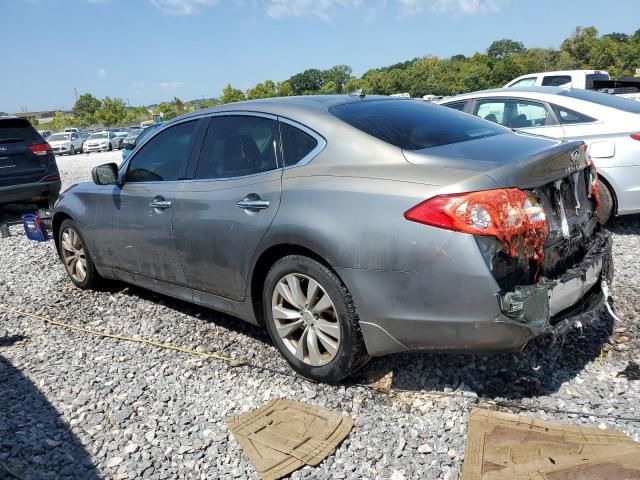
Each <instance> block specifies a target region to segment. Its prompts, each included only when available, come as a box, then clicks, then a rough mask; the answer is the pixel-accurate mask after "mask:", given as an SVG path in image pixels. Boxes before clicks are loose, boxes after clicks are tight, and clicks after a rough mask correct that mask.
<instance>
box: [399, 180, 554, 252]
mask: <svg viewBox="0 0 640 480" xmlns="http://www.w3.org/2000/svg"><path fill="white" fill-rule="evenodd" d="M404 218H406V219H407V220H410V221H412V222H418V223H423V224H425V225H430V226H433V227H438V228H445V229H447V230H453V231H456V232H463V233H470V234H472V235H492V236H494V237H496V238H497V239H498V240H500V241H501V242H502V243H503V244H504V246H505V247H506V251H507V253H508V254H509V255H510V256H512V257H519V256H525V257H527V258H533V259H535V260H538V261H540V262H541V261H542V259H543V256H544V249H543V246H544V242H545V240H546V238H547V235H548V233H549V231H548V227H547V219H546V216H545V213H544V210H543V209H542V207H541V206H540V205H539V204H538V201H537V199H536V198H535V197H534V196H533V195H531V194H529V193H527V192H524V191H522V190H519V189H517V188H505V189H498V190H484V191H480V192H471V193H461V194H454V195H437V196H435V197H432V198H430V199H429V200H426V201H424V202H422V203H420V204H418V205H416V206H415V207H413V208H411V209H409V210H408V211H406V212H405V214H404Z"/></svg>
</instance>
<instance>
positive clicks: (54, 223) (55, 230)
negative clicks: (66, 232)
mask: <svg viewBox="0 0 640 480" xmlns="http://www.w3.org/2000/svg"><path fill="white" fill-rule="evenodd" d="M67 219H70V220H73V217H72V216H71V215H69V214H68V213H66V212H56V213H55V214H54V215H53V218H52V219H51V233H52V234H53V241H54V243H55V245H56V251H57V252H58V256H60V238H59V237H60V225H62V222H64V221H65V220H67Z"/></svg>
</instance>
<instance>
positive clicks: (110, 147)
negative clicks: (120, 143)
mask: <svg viewBox="0 0 640 480" xmlns="http://www.w3.org/2000/svg"><path fill="white" fill-rule="evenodd" d="M111 150H113V145H112V144H111V142H109V151H111Z"/></svg>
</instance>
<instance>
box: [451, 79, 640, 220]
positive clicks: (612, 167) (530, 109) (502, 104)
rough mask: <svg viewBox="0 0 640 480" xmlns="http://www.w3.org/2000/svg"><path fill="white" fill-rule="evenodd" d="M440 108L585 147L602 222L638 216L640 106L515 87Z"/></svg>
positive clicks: (579, 93) (474, 95)
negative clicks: (593, 168)
mask: <svg viewBox="0 0 640 480" xmlns="http://www.w3.org/2000/svg"><path fill="white" fill-rule="evenodd" d="M441 104H442V105H445V106H448V107H451V108H455V109H457V110H462V111H464V112H467V113H471V114H473V115H477V116H479V117H482V118H484V119H485V120H491V121H493V122H497V123H499V124H501V125H504V126H506V127H509V128H515V129H518V130H520V131H523V132H528V133H535V134H538V135H545V136H548V137H553V138H558V139H567V140H582V141H584V142H586V144H587V145H588V147H589V155H590V156H591V158H592V159H593V161H594V162H595V164H596V166H597V167H598V175H599V181H598V186H599V191H600V209H599V216H600V219H601V220H602V222H604V223H606V222H607V221H608V220H609V218H610V217H611V216H612V215H627V214H631V213H639V212H640V165H638V161H637V160H638V158H640V103H638V102H634V101H633V100H628V99H625V98H620V97H617V96H614V95H607V94H605V93H599V92H593V91H587V90H581V89H566V88H558V87H529V88H527V87H520V88H516V87H513V88H506V89H498V90H488V91H484V92H474V93H469V94H465V95H459V96H457V97H451V98H448V99H446V100H444V101H442V102H441Z"/></svg>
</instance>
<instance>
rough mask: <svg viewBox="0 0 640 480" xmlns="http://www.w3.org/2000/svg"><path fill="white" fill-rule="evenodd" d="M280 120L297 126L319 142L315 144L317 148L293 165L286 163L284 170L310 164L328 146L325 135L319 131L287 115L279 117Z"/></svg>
mask: <svg viewBox="0 0 640 480" xmlns="http://www.w3.org/2000/svg"><path fill="white" fill-rule="evenodd" d="M278 121H279V122H281V123H286V124H287V125H291V126H292V127H295V128H297V129H299V130H302V131H303V132H304V133H306V134H307V135H309V136H311V137H312V138H314V139H315V140H316V142H317V145H316V146H315V148H314V149H313V150H311V151H310V152H309V153H307V154H306V155H305V156H304V157H302V158H301V159H300V160H299V161H298V162H296V163H294V164H293V165H286V164H285V165H284V168H283V169H284V170H289V169H290V168H297V167H303V166H305V165H308V164H309V162H311V160H313V159H314V158H316V157H317V156H318V155H319V154H320V152H322V151H323V150H324V149H325V147H326V146H327V141H326V140H325V139H324V137H323V136H322V135H320V134H319V133H318V132H316V131H314V130H311V129H310V128H309V127H307V126H305V125H302V124H301V123H298V122H295V121H293V120H290V119H288V118H285V117H278ZM280 141H281V142H282V137H281V138H280ZM283 162H285V159H284V158H283Z"/></svg>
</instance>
